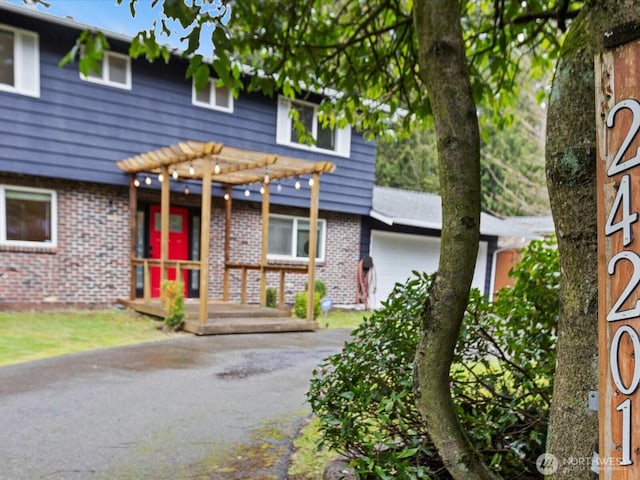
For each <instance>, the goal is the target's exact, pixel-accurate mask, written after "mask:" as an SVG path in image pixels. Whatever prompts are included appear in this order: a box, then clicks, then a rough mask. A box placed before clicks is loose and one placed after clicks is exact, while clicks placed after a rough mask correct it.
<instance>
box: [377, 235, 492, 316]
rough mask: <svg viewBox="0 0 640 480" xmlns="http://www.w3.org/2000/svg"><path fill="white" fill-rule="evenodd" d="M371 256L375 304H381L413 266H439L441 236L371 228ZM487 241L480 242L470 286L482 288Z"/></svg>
mask: <svg viewBox="0 0 640 480" xmlns="http://www.w3.org/2000/svg"><path fill="white" fill-rule="evenodd" d="M369 252H370V256H371V258H372V259H373V264H374V267H375V273H376V279H377V281H376V289H375V292H374V304H375V305H376V306H380V302H382V301H383V300H385V299H386V298H387V297H388V296H389V294H390V293H391V291H392V290H393V287H394V285H395V284H396V283H397V282H401V283H404V282H405V281H406V280H407V279H408V278H409V277H410V276H411V275H412V272H413V271H414V270H417V271H420V272H427V273H433V272H435V271H436V270H437V269H438V259H439V256H440V237H433V236H425V235H415V234H407V233H395V232H385V231H380V230H372V231H371V244H370V246H369ZM487 252H488V242H487V241H482V242H480V247H479V250H478V260H477V262H476V270H475V273H474V275H473V283H472V287H473V288H477V289H479V290H480V291H481V292H484V291H485V278H486V274H487Z"/></svg>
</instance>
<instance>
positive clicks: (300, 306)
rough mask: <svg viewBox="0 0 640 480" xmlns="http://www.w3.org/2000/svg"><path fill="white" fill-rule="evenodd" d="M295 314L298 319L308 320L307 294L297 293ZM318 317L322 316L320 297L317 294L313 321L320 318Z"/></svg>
mask: <svg viewBox="0 0 640 480" xmlns="http://www.w3.org/2000/svg"><path fill="white" fill-rule="evenodd" d="M293 314H294V315H295V316H296V317H298V318H307V292H298V293H296V298H295V302H294V304H293ZM318 315H320V295H318V292H315V295H314V296H313V319H314V320H315V319H316V318H318Z"/></svg>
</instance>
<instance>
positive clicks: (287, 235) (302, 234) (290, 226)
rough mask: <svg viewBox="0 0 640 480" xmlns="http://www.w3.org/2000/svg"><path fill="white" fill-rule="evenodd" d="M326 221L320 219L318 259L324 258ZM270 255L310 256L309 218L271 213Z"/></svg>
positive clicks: (290, 257) (305, 258)
mask: <svg viewBox="0 0 640 480" xmlns="http://www.w3.org/2000/svg"><path fill="white" fill-rule="evenodd" d="M325 230H326V221H325V220H318V246H317V253H316V259H317V260H320V261H322V260H324V238H325ZM268 248H269V249H268V255H269V258H271V259H277V260H307V259H308V258H309V219H308V218H303V217H289V216H285V215H269V246H268Z"/></svg>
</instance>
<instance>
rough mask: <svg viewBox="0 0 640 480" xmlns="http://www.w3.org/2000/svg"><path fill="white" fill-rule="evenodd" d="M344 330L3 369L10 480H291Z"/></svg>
mask: <svg viewBox="0 0 640 480" xmlns="http://www.w3.org/2000/svg"><path fill="white" fill-rule="evenodd" d="M348 336H349V333H348V331H345V330H320V331H317V332H313V333H311V332H301V333H281V334H250V335H234V336H213V337H184V338H180V339H176V340H168V341H163V342H156V343H148V344H143V345H137V346H130V347H120V348H114V349H109V350H101V351H95V352H88V353H82V354H75V355H67V356H63V357H58V358H54V359H49V360H44V361H37V362H29V363H25V364H20V365H15V366H9V367H4V368H0V438H1V440H0V479H2V480H35V479H47V480H62V479H64V480H80V479H98V480H107V479H108V480H112V479H118V480H125V479H132V480H133V479H136V480H140V479H154V480H162V479H166V480H178V479H199V480H200V479H202V480H204V479H232V478H233V479H264V480H267V479H274V480H280V479H285V478H286V468H287V463H288V457H289V453H290V447H291V440H292V439H293V438H294V437H295V435H296V433H297V430H298V429H299V427H300V425H301V423H302V419H303V418H304V417H305V416H306V415H307V414H308V412H309V408H308V406H307V404H306V401H305V392H306V390H307V389H308V385H309V378H310V375H311V371H312V370H313V368H314V367H315V366H316V365H317V364H318V362H319V361H320V360H321V359H322V358H324V357H326V356H327V355H330V354H332V353H334V352H337V351H339V350H340V348H341V347H342V345H343V343H344V341H345V340H346V339H348Z"/></svg>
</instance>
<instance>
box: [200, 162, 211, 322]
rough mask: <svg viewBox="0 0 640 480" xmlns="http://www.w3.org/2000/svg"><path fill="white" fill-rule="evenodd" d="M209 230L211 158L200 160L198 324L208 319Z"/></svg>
mask: <svg viewBox="0 0 640 480" xmlns="http://www.w3.org/2000/svg"><path fill="white" fill-rule="evenodd" d="M210 229H211V157H210V156H207V157H205V158H204V159H203V160H202V212H201V215H200V314H199V317H200V324H201V325H204V324H206V323H207V319H208V317H209V310H208V300H209V230H210Z"/></svg>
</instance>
